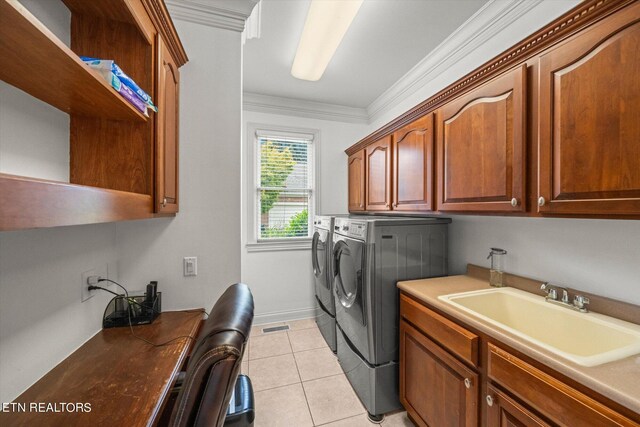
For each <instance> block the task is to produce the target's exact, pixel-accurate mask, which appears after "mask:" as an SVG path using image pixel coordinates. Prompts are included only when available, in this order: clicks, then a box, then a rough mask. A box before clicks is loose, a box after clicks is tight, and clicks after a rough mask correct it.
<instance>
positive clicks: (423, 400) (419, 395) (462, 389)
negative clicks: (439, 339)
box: [400, 320, 478, 427]
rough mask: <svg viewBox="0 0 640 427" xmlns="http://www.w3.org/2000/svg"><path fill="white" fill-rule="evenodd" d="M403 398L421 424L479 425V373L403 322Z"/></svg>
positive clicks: (401, 346)
mask: <svg viewBox="0 0 640 427" xmlns="http://www.w3.org/2000/svg"><path fill="white" fill-rule="evenodd" d="M400 401H401V402H402V404H403V405H404V407H405V408H406V410H407V412H408V413H409V415H411V417H412V418H413V419H414V420H415V421H416V422H417V423H418V424H419V425H421V426H432V427H440V426H466V427H475V426H477V425H478V374H476V373H475V372H474V371H473V370H472V369H470V368H468V367H467V366H465V365H464V364H463V363H461V362H459V361H458V360H457V359H456V358H455V357H453V356H452V355H450V354H449V353H448V352H446V351H445V350H443V349H442V348H440V346H439V345H438V344H436V343H434V342H433V341H431V340H430V339H428V338H427V337H426V336H424V335H423V334H421V333H420V332H419V331H418V330H417V329H415V328H414V327H412V326H411V325H410V324H409V323H407V322H406V321H404V320H403V321H401V322H400Z"/></svg>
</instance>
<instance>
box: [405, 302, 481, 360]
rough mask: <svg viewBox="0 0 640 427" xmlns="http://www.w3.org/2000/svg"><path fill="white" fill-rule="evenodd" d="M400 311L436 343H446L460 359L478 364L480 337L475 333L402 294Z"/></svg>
mask: <svg viewBox="0 0 640 427" xmlns="http://www.w3.org/2000/svg"><path fill="white" fill-rule="evenodd" d="M400 312H401V313H402V318H403V319H406V320H407V321H409V322H410V323H411V324H413V325H414V326H415V327H416V328H417V330H419V331H421V332H422V333H424V334H425V335H428V336H429V338H430V339H432V340H433V341H435V342H437V343H440V344H442V345H445V344H446V347H447V350H448V351H450V352H451V353H453V354H455V355H456V356H458V357H459V358H460V359H462V360H465V361H467V362H468V363H470V364H472V365H473V366H474V367H477V366H478V353H479V350H478V347H479V345H480V344H479V342H480V338H479V337H478V336H477V335H476V334H474V333H473V332H471V331H469V330H467V329H466V328H463V327H462V326H460V325H458V324H457V323H455V322H452V321H451V320H449V319H447V318H446V317H444V316H441V315H440V314H438V313H436V312H435V311H433V310H430V309H429V308H427V307H425V306H424V305H423V304H420V303H419V302H416V301H414V300H413V299H411V298H409V297H408V296H406V295H404V294H401V295H400Z"/></svg>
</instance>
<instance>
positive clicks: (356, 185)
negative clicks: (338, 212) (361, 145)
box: [348, 150, 365, 211]
mask: <svg viewBox="0 0 640 427" xmlns="http://www.w3.org/2000/svg"><path fill="white" fill-rule="evenodd" d="M348 170H349V196H348V197H349V211H363V210H364V192H365V184H364V182H365V173H364V150H360V151H358V152H357V153H355V154H352V155H351V156H349V160H348Z"/></svg>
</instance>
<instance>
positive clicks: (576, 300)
mask: <svg viewBox="0 0 640 427" xmlns="http://www.w3.org/2000/svg"><path fill="white" fill-rule="evenodd" d="M540 289H542V290H543V291H545V292H546V294H547V295H546V296H545V297H544V299H545V301H547V302H550V303H552V304H557V305H561V306H563V307H567V308H570V309H572V310H576V311H579V312H581V313H586V312H588V311H589V310H587V307H586V306H587V304H589V298H587V297H585V296H584V295H575V296H574V297H573V303H571V302H570V299H569V290H568V289H567V288H562V287H557V286H552V285H551V284H549V282H544V283H543V284H542V285H540ZM559 290H560V291H562V297H561V298H560V299H558V291H559Z"/></svg>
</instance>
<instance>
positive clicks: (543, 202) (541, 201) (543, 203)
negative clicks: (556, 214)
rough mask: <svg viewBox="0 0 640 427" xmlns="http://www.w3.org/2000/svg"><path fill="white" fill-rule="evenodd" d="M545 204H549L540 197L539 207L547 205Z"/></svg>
mask: <svg viewBox="0 0 640 427" xmlns="http://www.w3.org/2000/svg"><path fill="white" fill-rule="evenodd" d="M545 203H547V201H546V200H545V199H544V197H542V196H541V197H539V198H538V206H540V207H542V206H544V205H545Z"/></svg>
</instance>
